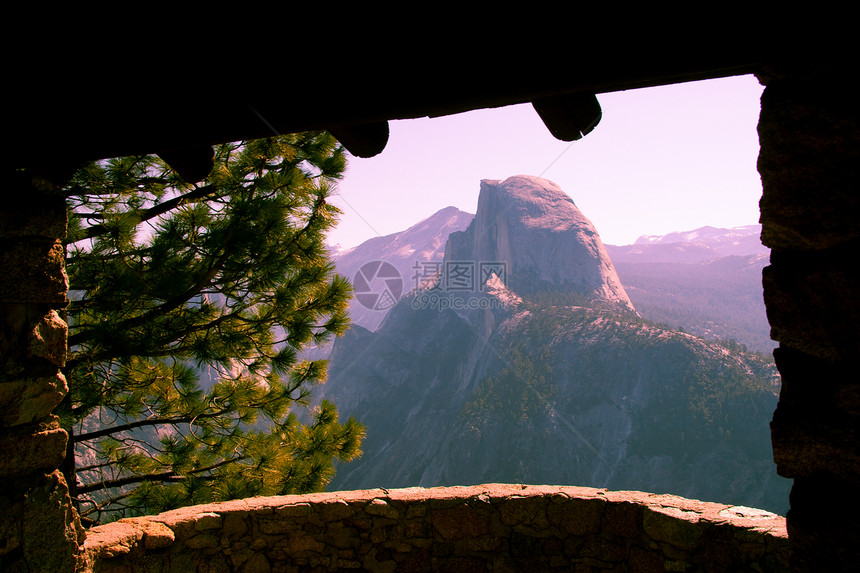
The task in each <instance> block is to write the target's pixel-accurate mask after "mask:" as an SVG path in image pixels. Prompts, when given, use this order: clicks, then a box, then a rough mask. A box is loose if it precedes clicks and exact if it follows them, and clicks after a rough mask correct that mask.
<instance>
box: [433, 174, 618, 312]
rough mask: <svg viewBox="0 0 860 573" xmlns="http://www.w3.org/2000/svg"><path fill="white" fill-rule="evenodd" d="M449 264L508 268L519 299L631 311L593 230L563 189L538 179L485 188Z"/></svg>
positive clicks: (453, 244)
mask: <svg viewBox="0 0 860 573" xmlns="http://www.w3.org/2000/svg"><path fill="white" fill-rule="evenodd" d="M445 259H446V261H475V262H476V264H480V263H481V262H484V263H492V262H504V263H505V264H506V265H507V280H506V281H505V282H506V284H507V285H508V286H509V287H510V288H512V289H513V290H515V291H517V292H519V293H522V294H533V293H539V292H546V291H553V292H570V293H572V294H576V295H579V296H582V297H585V298H586V299H587V300H589V301H591V302H597V301H602V302H604V303H606V304H607V305H609V306H611V307H614V308H617V309H622V310H628V311H632V310H633V304H632V303H631V302H630V299H629V298H628V297H627V293H626V292H624V287H623V286H622V285H621V281H620V280H619V279H618V275H617V274H616V272H615V268H614V267H613V265H612V260H611V259H610V258H609V255H608V254H607V252H606V249H605V248H604V246H603V242H602V241H601V240H600V236H599V235H598V234H597V230H596V229H595V228H594V225H593V224H592V223H591V221H589V220H588V218H587V217H586V216H585V215H583V214H582V212H581V211H580V210H579V209H578V208H577V207H576V205H575V204H574V202H573V200H572V199H571V198H570V197H569V196H568V195H567V194H566V193H565V192H564V191H562V190H561V188H560V187H559V186H558V185H556V184H555V183H553V182H552V181H548V180H546V179H541V178H539V177H534V176H529V175H517V176H514V177H509V178H507V179H505V180H504V181H493V180H488V179H485V180H483V181H481V192H480V196H479V198H478V211H477V213H476V215H475V219H474V220H473V221H472V224H471V225H469V227H468V228H467V229H466V230H465V231H463V232H461V233H452V234H451V236H450V237H449V238H448V246H447V249H446V252H445Z"/></svg>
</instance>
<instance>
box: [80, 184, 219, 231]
mask: <svg viewBox="0 0 860 573" xmlns="http://www.w3.org/2000/svg"><path fill="white" fill-rule="evenodd" d="M216 191H218V188H217V187H215V186H213V185H204V186H203V187H198V188H196V189H194V190H193V191H189V192H188V193H186V194H185V195H180V196H179V197H174V198H173V199H169V200H167V201H164V202H163V203H159V204H158V205H154V206H153V207H150V208H149V209H146V210H144V211H141V213H140V218H139V223H143V222H146V221H149V220H150V219H154V218H155V217H158V216H159V215H163V214H164V213H167V212H168V211H171V210H173V209H175V208H177V207H179V206H180V205H184V204H186V203H190V202H192V201H198V200H200V199H203V198H205V197H206V196H208V195H211V194H212V193H214V192H216ZM109 232H110V228H108V227H105V226H104V225H102V224H98V225H93V226H92V227H89V228H88V229H86V231H85V232H84V233H83V235H82V236H81V237H80V238H79V239H78V240H84V239H92V238H94V237H100V236H102V235H106V234H107V233H109Z"/></svg>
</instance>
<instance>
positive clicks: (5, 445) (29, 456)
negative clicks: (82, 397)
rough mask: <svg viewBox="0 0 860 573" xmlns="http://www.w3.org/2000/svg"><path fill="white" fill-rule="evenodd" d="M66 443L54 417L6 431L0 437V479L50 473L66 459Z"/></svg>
mask: <svg viewBox="0 0 860 573" xmlns="http://www.w3.org/2000/svg"><path fill="white" fill-rule="evenodd" d="M68 439H69V435H68V434H67V433H66V431H65V430H63V429H62V428H60V426H59V424H58V422H57V420H56V419H55V418H54V417H52V418H51V419H49V420H48V421H46V422H43V423H40V424H38V425H34V424H27V425H22V426H15V427H13V428H9V429H7V430H6V431H4V432H3V433H2V434H0V452H3V455H2V456H0V476H9V477H11V476H18V475H24V474H29V473H33V472H39V471H44V472H51V471H54V469H56V468H58V467H60V464H61V463H62V462H63V460H64V459H65V457H66V443H67V441H68Z"/></svg>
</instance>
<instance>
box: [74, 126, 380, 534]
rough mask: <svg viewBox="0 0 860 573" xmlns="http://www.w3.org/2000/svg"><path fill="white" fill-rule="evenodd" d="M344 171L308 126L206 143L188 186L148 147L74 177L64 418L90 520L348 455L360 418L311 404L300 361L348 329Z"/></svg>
mask: <svg viewBox="0 0 860 573" xmlns="http://www.w3.org/2000/svg"><path fill="white" fill-rule="evenodd" d="M344 169H345V157H344V153H343V151H342V148H341V147H340V146H339V145H338V144H337V142H336V140H334V139H333V138H332V137H331V136H330V135H329V134H327V133H305V134H294V135H287V136H281V137H277V138H271V139H265V140H255V141H248V142H240V143H233V144H226V145H220V146H217V147H216V148H215V167H214V169H213V170H212V172H211V173H210V175H209V176H208V177H207V178H206V179H205V180H204V181H203V182H202V183H200V184H188V183H186V182H184V181H183V180H182V179H181V178H180V177H179V176H178V175H177V174H176V173H175V172H174V171H172V170H171V169H170V167H169V166H168V165H167V164H166V163H164V162H163V161H161V160H160V159H159V158H158V157H156V156H144V157H124V158H117V159H111V160H106V161H100V162H94V163H92V164H89V165H87V166H85V167H84V168H82V169H81V170H79V171H78V172H77V173H76V175H75V176H74V178H73V179H72V181H71V183H70V184H69V186H68V187H67V189H66V193H67V197H68V203H69V234H68V236H69V238H68V242H67V271H68V274H69V283H70V290H69V292H70V299H71V302H70V305H69V309H68V319H69V320H68V321H69V348H70V352H69V358H68V360H67V364H66V368H65V375H66V378H67V381H68V384H69V393H68V396H67V399H66V401H65V402H64V403H63V404H62V405H61V407H60V412H59V414H60V416H61V419H62V423H63V425H64V427H65V428H66V429H67V430H68V431H69V434H70V448H69V455H68V459H67V461H66V467H65V473H66V477H67V481H68V482H69V483H70V484H71V488H72V494H73V497H74V499H75V500H76V503H77V505H78V509H79V513H80V514H81V515H82V517H83V518H84V519H85V520H88V521H89V522H90V523H97V522H104V521H108V520H112V519H115V518H118V517H124V516H130V515H139V514H145V513H153V512H158V511H163V510H167V509H171V508H175V507H180V506H184V505H189V504H196V503H204V502H210V501H220V500H226V499H235V498H242V497H250V496H255V495H278V494H288V493H304V492H310V491H319V490H321V489H322V488H323V487H324V486H325V484H326V483H328V481H329V480H330V479H331V477H332V475H333V472H334V461H335V460H336V459H337V460H344V461H348V460H351V459H353V458H355V457H357V456H358V455H359V454H360V449H359V448H360V445H361V441H362V438H363V436H364V429H363V428H362V427H361V426H360V425H359V424H358V423H356V422H355V421H354V420H353V419H350V420H348V421H347V422H345V423H343V424H341V423H340V422H339V421H338V416H337V412H336V409H335V407H334V405H333V404H331V403H328V402H323V403H322V404H321V405H319V406H317V407H316V408H313V409H312V408H310V406H309V389H310V387H311V386H312V385H313V384H316V383H320V382H322V381H324V379H325V375H326V368H325V366H326V365H325V362H324V361H311V360H303V359H301V358H300V353H301V351H302V350H303V349H305V348H307V347H308V346H309V345H313V344H319V343H322V342H324V341H325V340H328V339H330V337H331V336H334V335H340V334H343V332H345V330H346V328H347V326H348V317H347V314H346V307H347V303H348V300H349V297H350V294H351V286H350V284H349V282H348V281H347V280H346V279H344V278H343V277H340V276H338V275H336V274H334V272H333V266H332V264H331V263H330V261H329V260H328V258H327V252H326V250H325V245H324V233H325V232H326V231H327V230H328V229H330V228H331V227H332V225H333V224H334V222H335V221H336V216H337V214H338V212H339V211H338V210H337V208H336V207H334V206H332V205H330V204H329V203H328V201H327V199H328V198H329V196H330V195H331V193H332V192H333V184H334V182H335V181H336V180H337V179H338V178H340V177H341V175H342V173H343V171H344ZM297 412H298V413H303V415H302V416H298V415H297ZM300 420H301V421H300Z"/></svg>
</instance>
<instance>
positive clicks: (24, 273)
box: [0, 171, 84, 571]
mask: <svg viewBox="0 0 860 573" xmlns="http://www.w3.org/2000/svg"><path fill="white" fill-rule="evenodd" d="M4 175H5V176H6V177H5V178H4V180H3V186H4V192H6V194H7V197H6V198H5V199H4V203H3V208H2V210H0V570H3V571H73V570H74V569H75V567H76V566H77V564H78V562H79V557H80V555H79V547H80V546H81V545H83V540H84V532H83V529H82V528H81V526H80V523H79V522H78V519H77V516H76V514H75V512H74V511H73V510H72V506H71V500H70V498H69V494H68V488H67V487H66V482H65V480H64V479H63V475H62V474H61V473H60V472H59V471H57V468H58V467H59V466H60V464H61V463H62V461H63V458H64V457H65V453H66V442H67V439H68V436H67V434H66V432H65V431H64V430H62V429H61V428H60V427H59V423H58V420H57V418H56V416H54V415H53V414H52V413H51V412H52V411H53V409H54V408H55V407H56V406H57V404H59V403H60V401H61V400H62V399H63V396H64V395H65V393H66V391H67V386H66V381H65V379H64V378H63V375H62V373H61V372H60V368H61V367H62V366H63V365H64V362H65V358H66V340H67V329H66V323H65V321H64V319H63V309H64V308H65V306H66V292H67V290H68V280H67V278H66V274H65V270H64V269H65V261H64V259H65V255H64V249H63V245H62V239H63V238H64V237H65V233H66V206H65V201H64V200H63V198H62V197H58V196H56V195H54V194H53V193H52V190H51V185H50V184H49V183H48V182H46V181H44V180H42V179H40V178H38V177H36V176H34V175H32V174H31V173H28V172H23V171H19V172H14V173H9V172H6V173H4Z"/></svg>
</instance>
